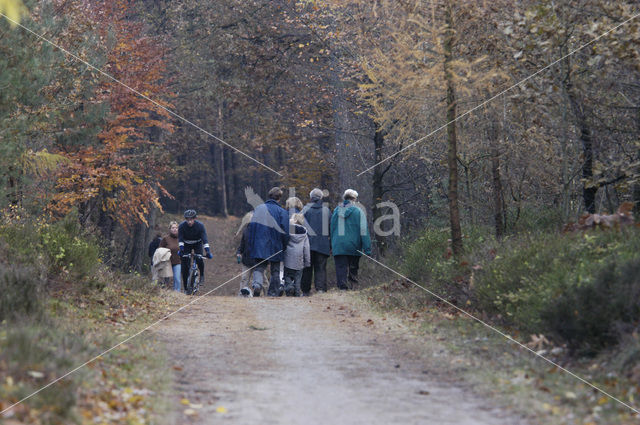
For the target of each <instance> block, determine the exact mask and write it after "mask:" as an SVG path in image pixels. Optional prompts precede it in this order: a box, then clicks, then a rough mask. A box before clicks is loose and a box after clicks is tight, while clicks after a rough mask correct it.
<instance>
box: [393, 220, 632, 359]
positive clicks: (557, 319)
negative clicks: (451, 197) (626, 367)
mask: <svg viewBox="0 0 640 425" xmlns="http://www.w3.org/2000/svg"><path fill="white" fill-rule="evenodd" d="M541 220H542V221H543V222H545V223H548V224H549V225H548V226H547V227H546V231H537V232H533V231H531V230H526V229H527V223H529V222H531V223H538V224H539V223H540V222H541ZM525 222H526V223H525ZM521 224H522V225H523V226H524V227H523V231H522V232H521V233H518V234H515V235H510V236H509V237H507V238H505V239H504V240H503V241H496V240H495V238H494V237H493V236H492V235H491V234H490V229H485V228H478V227H476V228H470V229H466V230H465V233H466V237H465V248H466V253H465V255H464V257H463V258H461V259H460V260H459V261H456V260H454V259H453V258H452V257H451V256H450V255H449V254H448V246H449V242H448V238H449V233H448V232H446V231H441V230H438V229H427V230H425V231H424V232H423V233H422V235H421V236H420V237H419V238H417V239H416V240H414V241H412V242H411V243H410V244H408V245H407V246H406V248H405V250H404V259H405V261H404V263H403V266H402V267H403V269H402V270H403V272H404V273H405V274H406V275H407V276H408V277H409V278H410V279H412V280H414V281H415V282H417V283H420V284H422V285H425V287H426V288H428V289H429V290H431V291H433V292H435V293H436V294H438V295H440V296H443V297H445V298H447V299H448V300H450V301H452V302H455V303H458V305H462V303H464V304H465V305H467V306H468V308H475V309H476V310H478V312H479V314H483V315H485V316H487V317H491V318H493V320H494V321H495V322H496V324H501V325H505V326H508V327H510V328H511V329H513V330H514V331H515V332H518V333H520V334H522V335H524V338H525V339H526V338H528V335H530V334H544V335H545V336H547V338H550V339H553V340H554V341H555V342H556V343H557V344H567V345H568V346H569V348H570V349H572V350H573V351H574V352H577V353H579V354H595V353H597V352H598V351H600V350H602V349H604V348H606V347H610V346H612V345H615V344H616V343H617V342H618V341H619V340H620V338H621V336H622V335H623V334H625V333H628V332H629V331H631V330H633V329H634V326H636V325H637V323H638V321H640V297H639V295H640V229H638V228H634V227H627V228H623V229H621V230H611V231H599V230H596V231H588V232H584V233H582V232H580V233H571V234H562V233H560V232H559V231H557V230H556V229H557V225H556V215H555V214H553V213H549V214H543V215H542V216H541V218H540V219H536V218H530V219H527V220H525V221H523V222H522V223H521ZM534 228H535V226H534ZM425 296H427V294H426V293H425ZM428 298H431V297H430V296H428Z"/></svg>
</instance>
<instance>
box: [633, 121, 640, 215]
mask: <svg viewBox="0 0 640 425" xmlns="http://www.w3.org/2000/svg"><path fill="white" fill-rule="evenodd" d="M636 124H637V126H638V130H640V109H638V116H637V121H636ZM636 159H637V160H638V162H640V148H638V152H637V153H636ZM634 173H635V175H636V176H639V175H640V166H639V167H636V169H635V170H634ZM633 203H634V207H633V214H634V217H635V218H636V220H639V219H640V177H638V179H636V182H635V183H634V185H633Z"/></svg>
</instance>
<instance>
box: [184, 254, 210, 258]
mask: <svg viewBox="0 0 640 425" xmlns="http://www.w3.org/2000/svg"><path fill="white" fill-rule="evenodd" d="M193 256H194V257H196V258H207V256H206V255H202V254H193ZM182 258H191V254H183V255H182Z"/></svg>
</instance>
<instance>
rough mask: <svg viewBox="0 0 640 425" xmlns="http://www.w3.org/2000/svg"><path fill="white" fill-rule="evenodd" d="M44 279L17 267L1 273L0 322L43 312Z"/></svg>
mask: <svg viewBox="0 0 640 425" xmlns="http://www.w3.org/2000/svg"><path fill="white" fill-rule="evenodd" d="M43 288H44V279H42V278H41V277H40V276H38V273H37V272H34V271H33V270H28V269H26V268H21V267H16V266H5V265H3V266H2V270H1V271H0V322H1V321H3V320H7V319H9V320H10V319H16V318H19V317H22V316H35V317H38V316H40V314H41V313H42V312H43V303H42V297H43Z"/></svg>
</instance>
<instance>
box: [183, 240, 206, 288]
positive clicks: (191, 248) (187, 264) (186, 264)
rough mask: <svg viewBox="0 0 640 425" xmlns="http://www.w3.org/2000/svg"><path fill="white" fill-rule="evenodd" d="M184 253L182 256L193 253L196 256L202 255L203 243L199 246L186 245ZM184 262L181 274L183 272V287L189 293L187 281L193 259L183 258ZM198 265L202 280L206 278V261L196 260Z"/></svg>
mask: <svg viewBox="0 0 640 425" xmlns="http://www.w3.org/2000/svg"><path fill="white" fill-rule="evenodd" d="M183 251H184V253H183V254H182V255H188V254H191V251H193V252H195V253H196V254H200V255H202V243H198V244H193V245H190V244H184V248H183ZM180 260H181V261H182V266H181V270H180V271H181V272H182V286H184V290H185V292H186V291H187V279H189V269H190V268H191V258H190V257H182V258H181V259H180ZM196 264H198V270H200V280H201V281H202V278H203V277H204V261H202V258H200V259H196Z"/></svg>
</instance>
